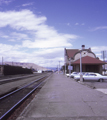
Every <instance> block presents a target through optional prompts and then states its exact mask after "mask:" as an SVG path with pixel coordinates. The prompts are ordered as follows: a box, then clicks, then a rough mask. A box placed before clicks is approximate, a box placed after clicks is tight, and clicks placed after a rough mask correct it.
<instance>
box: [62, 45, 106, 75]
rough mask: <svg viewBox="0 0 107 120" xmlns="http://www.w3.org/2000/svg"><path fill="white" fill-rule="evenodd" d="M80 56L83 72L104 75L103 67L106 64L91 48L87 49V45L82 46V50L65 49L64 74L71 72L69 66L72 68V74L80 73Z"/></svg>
mask: <svg viewBox="0 0 107 120" xmlns="http://www.w3.org/2000/svg"><path fill="white" fill-rule="evenodd" d="M80 56H81V63H82V64H81V66H82V72H97V73H100V74H102V70H103V68H102V65H104V64H105V62H104V61H101V60H100V59H99V58H98V57H96V55H95V54H94V53H93V52H92V51H91V48H89V49H85V45H82V49H81V50H80V49H66V48H65V49H64V61H65V65H64V67H63V69H64V73H65V71H66V73H68V72H69V66H72V70H71V72H74V71H76V72H80Z"/></svg>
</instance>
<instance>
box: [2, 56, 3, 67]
mask: <svg viewBox="0 0 107 120" xmlns="http://www.w3.org/2000/svg"><path fill="white" fill-rule="evenodd" d="M2 65H3V57H2Z"/></svg>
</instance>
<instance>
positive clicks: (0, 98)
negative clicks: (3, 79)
mask: <svg viewBox="0 0 107 120" xmlns="http://www.w3.org/2000/svg"><path fill="white" fill-rule="evenodd" d="M44 77H46V76H43V77H41V78H39V79H37V80H35V81H33V82H31V83H29V84H27V85H25V86H23V87H21V88H19V89H17V90H14V91H12V92H10V93H8V94H6V95H4V96H2V97H0V100H2V99H4V98H6V97H8V96H10V95H12V94H14V93H16V92H18V91H20V90H22V89H24V88H26V87H28V86H30V85H32V84H33V83H35V82H37V81H39V80H40V79H43V78H44Z"/></svg>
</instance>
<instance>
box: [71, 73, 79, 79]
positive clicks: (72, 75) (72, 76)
mask: <svg viewBox="0 0 107 120" xmlns="http://www.w3.org/2000/svg"><path fill="white" fill-rule="evenodd" d="M78 73H79V72H72V73H71V75H70V78H74V76H75V75H78Z"/></svg>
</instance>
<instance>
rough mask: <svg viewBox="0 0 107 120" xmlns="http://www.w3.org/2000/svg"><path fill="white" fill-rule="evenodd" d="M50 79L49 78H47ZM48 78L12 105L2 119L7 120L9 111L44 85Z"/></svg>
mask: <svg viewBox="0 0 107 120" xmlns="http://www.w3.org/2000/svg"><path fill="white" fill-rule="evenodd" d="M47 77H49V76H47ZM47 79H48V78H47ZM47 79H45V80H44V81H42V82H41V83H39V84H38V85H37V86H35V88H34V89H33V90H31V91H30V92H29V93H28V94H27V95H25V96H24V97H23V98H22V99H21V100H20V101H18V102H17V103H16V104H15V105H14V106H13V107H11V108H10V109H9V110H8V111H7V112H6V113H5V114H3V115H2V116H1V117H0V120H6V119H7V117H8V115H9V113H11V112H12V111H13V110H14V109H15V108H16V107H17V106H18V105H19V104H21V103H22V102H23V101H24V100H25V99H27V97H28V96H30V95H31V94H32V93H33V92H34V91H35V90H36V89H37V88H38V87H39V86H40V85H42V84H43V83H44V82H45V81H46V80H47Z"/></svg>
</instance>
